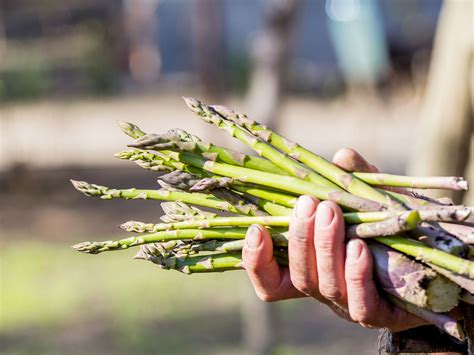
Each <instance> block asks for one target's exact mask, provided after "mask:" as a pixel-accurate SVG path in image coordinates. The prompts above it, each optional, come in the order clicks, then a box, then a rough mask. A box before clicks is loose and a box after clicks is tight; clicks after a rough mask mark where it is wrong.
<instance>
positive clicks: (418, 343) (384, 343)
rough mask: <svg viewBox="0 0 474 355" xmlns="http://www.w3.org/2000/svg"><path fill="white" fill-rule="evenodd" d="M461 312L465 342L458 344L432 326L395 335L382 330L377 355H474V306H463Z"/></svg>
mask: <svg viewBox="0 0 474 355" xmlns="http://www.w3.org/2000/svg"><path fill="white" fill-rule="evenodd" d="M461 310H462V312H463V316H464V322H463V323H464V324H463V325H464V330H465V333H466V336H467V341H466V342H463V343H460V342H459V341H457V340H456V339H454V338H452V337H450V336H449V335H447V334H446V333H444V332H442V331H441V330H440V329H438V328H437V327H435V326H432V325H425V326H421V327H417V328H413V329H408V330H405V331H403V332H396V333H393V332H390V331H388V330H387V329H383V330H382V331H381V332H380V337H379V353H380V354H383V353H389V354H398V353H434V352H457V353H462V354H469V355H474V306H470V305H466V304H463V305H462V306H461Z"/></svg>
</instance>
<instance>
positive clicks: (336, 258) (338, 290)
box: [314, 201, 347, 306]
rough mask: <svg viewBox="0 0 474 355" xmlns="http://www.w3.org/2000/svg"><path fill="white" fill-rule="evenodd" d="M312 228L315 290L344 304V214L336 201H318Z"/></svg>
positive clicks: (339, 303)
mask: <svg viewBox="0 0 474 355" xmlns="http://www.w3.org/2000/svg"><path fill="white" fill-rule="evenodd" d="M314 229H315V233H314V246H315V249H316V258H317V271H318V277H319V292H320V293H321V295H322V296H323V297H325V298H326V299H328V300H330V301H332V302H334V303H336V304H338V305H340V306H346V304H347V301H346V281H345V279H344V259H345V249H346V248H345V245H344V238H345V231H344V217H343V215H342V211H341V209H340V208H339V207H338V206H337V204H335V203H334V202H332V201H324V202H321V203H320V204H319V205H318V208H317V210H316V223H315V227H314Z"/></svg>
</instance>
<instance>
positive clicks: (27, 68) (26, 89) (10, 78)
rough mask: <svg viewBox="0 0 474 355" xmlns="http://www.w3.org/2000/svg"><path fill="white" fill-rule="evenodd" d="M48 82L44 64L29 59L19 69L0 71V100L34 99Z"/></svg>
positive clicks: (46, 86)
mask: <svg viewBox="0 0 474 355" xmlns="http://www.w3.org/2000/svg"><path fill="white" fill-rule="evenodd" d="M49 84H50V83H49V79H48V73H47V71H46V69H45V68H44V66H43V65H41V63H37V62H34V61H31V62H29V63H26V64H25V65H24V66H23V67H22V68H21V69H14V70H9V71H4V72H0V100H13V99H16V100H25V99H34V98H37V97H40V96H41V95H43V93H44V92H45V91H46V90H47V89H48V87H49Z"/></svg>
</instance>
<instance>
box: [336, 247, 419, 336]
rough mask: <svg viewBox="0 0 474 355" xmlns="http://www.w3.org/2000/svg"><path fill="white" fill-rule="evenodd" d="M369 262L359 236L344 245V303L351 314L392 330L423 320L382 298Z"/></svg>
mask: <svg viewBox="0 0 474 355" xmlns="http://www.w3.org/2000/svg"><path fill="white" fill-rule="evenodd" d="M372 272H373V262H372V256H371V254H370V250H369V248H368V247H367V245H366V244H365V243H364V242H363V241H362V240H360V239H353V240H350V241H349V242H348V243H347V246H346V265H345V278H346V285H347V303H348V309H349V314H350V316H351V318H352V319H353V320H354V321H356V322H359V323H360V324H361V325H362V326H365V327H368V328H370V327H376V328H381V327H387V325H389V328H390V329H391V330H393V331H400V330H403V329H408V328H412V327H415V326H419V325H422V324H425V322H424V321H423V320H421V319H419V318H418V317H415V316H413V315H411V314H409V313H407V312H405V311H403V310H401V309H399V308H397V307H395V306H393V305H392V304H391V303H389V302H388V301H386V300H384V299H382V298H381V297H380V295H379V293H378V291H377V289H376V286H375V283H374V281H373V277H372V275H373V274H372Z"/></svg>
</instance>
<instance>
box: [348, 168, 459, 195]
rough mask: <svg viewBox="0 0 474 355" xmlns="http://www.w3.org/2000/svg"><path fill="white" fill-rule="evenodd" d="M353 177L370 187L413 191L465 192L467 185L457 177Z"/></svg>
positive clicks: (365, 175)
mask: <svg viewBox="0 0 474 355" xmlns="http://www.w3.org/2000/svg"><path fill="white" fill-rule="evenodd" d="M352 174H353V175H354V176H355V177H357V178H358V179H360V180H363V181H365V182H366V183H367V184H370V185H382V186H396V187H407V188H414V189H447V190H455V191H467V189H468V183H467V181H466V180H464V179H463V178H462V177H457V176H429V177H421V176H403V175H390V174H378V173H358V172H354V173H352Z"/></svg>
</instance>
